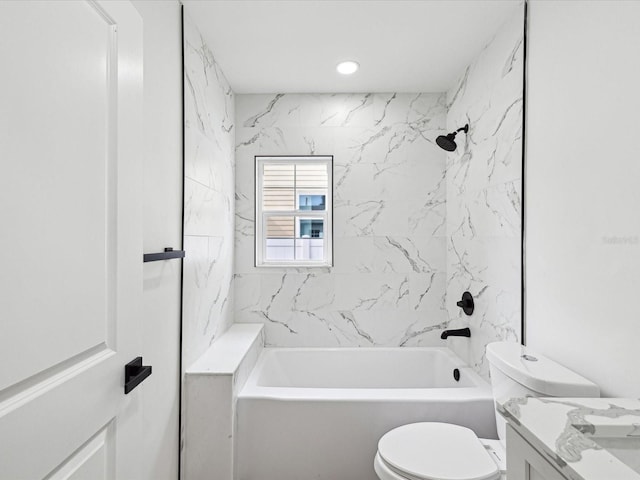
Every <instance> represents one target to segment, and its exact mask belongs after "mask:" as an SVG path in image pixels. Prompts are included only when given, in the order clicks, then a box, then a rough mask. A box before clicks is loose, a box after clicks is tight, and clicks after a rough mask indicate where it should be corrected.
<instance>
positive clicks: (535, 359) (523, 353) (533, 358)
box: [487, 342, 600, 397]
mask: <svg viewBox="0 0 640 480" xmlns="http://www.w3.org/2000/svg"><path fill="white" fill-rule="evenodd" d="M487 358H488V360H489V362H490V363H491V364H492V365H493V366H494V367H496V368H497V369H498V370H500V371H501V372H502V373H504V374H505V375H507V376H509V377H511V378H512V379H513V380H515V381H516V382H518V383H520V384H521V385H524V386H525V387H527V388H529V389H531V390H533V391H535V392H537V393H539V394H541V395H543V396H549V397H599V396H600V389H599V388H598V386H597V385H596V384H594V383H593V382H590V381H589V380H587V379H586V378H584V377H583V376H581V375H578V374H577V373H575V372H573V371H571V370H569V369H568V368H567V367H564V366H562V365H560V364H559V363H556V362H554V361H553V360H551V359H549V358H547V357H545V356H544V355H541V354H539V353H537V352H535V351H534V350H532V349H531V348H529V347H525V346H523V345H519V344H517V343H514V342H495V343H490V344H489V345H487Z"/></svg>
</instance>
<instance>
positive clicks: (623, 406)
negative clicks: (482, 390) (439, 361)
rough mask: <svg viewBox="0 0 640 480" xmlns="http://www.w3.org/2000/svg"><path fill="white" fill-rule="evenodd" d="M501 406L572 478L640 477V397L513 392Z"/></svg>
mask: <svg viewBox="0 0 640 480" xmlns="http://www.w3.org/2000/svg"><path fill="white" fill-rule="evenodd" d="M497 403H498V411H499V412H500V414H501V415H502V416H503V417H505V418H506V420H507V422H509V424H510V425H511V426H512V427H513V428H514V429H515V430H516V431H517V432H518V433H519V434H520V435H521V436H522V437H524V439H525V440H527V441H528V442H529V443H530V444H531V445H532V446H533V447H534V448H535V449H536V450H538V451H539V452H540V453H541V454H542V455H543V456H544V457H546V459H547V460H548V461H549V462H550V463H552V464H553V465H554V466H555V467H556V468H557V469H558V470H559V471H560V472H561V473H562V474H563V475H564V476H565V477H566V478H568V479H571V480H640V400H634V399H628V398H532V397H526V398H512V399H509V400H505V401H502V402H501V401H498V402H497Z"/></svg>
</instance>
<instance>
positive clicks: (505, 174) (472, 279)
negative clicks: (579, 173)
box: [446, 12, 524, 377]
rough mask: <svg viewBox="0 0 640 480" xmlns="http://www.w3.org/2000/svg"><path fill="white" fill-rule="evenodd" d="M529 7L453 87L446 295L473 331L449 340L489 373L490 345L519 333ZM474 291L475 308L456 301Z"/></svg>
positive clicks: (459, 321)
mask: <svg viewBox="0 0 640 480" xmlns="http://www.w3.org/2000/svg"><path fill="white" fill-rule="evenodd" d="M523 30H524V27H523V15H522V12H518V14H517V15H515V16H514V17H512V18H511V19H510V20H509V21H507V22H506V23H505V24H504V25H503V26H502V27H501V29H500V31H499V32H498V33H497V34H496V36H495V37H494V38H493V40H492V41H491V42H490V43H489V44H488V45H487V46H486V47H485V48H484V49H483V50H482V52H481V53H480V54H479V56H478V57H477V58H476V59H475V60H474V61H473V62H472V63H471V64H470V65H469V66H468V67H467V69H466V70H465V71H464V73H463V74H462V75H461V77H460V79H459V81H458V82H457V83H456V85H455V86H454V87H453V88H452V89H451V90H450V91H449V92H448V93H447V107H448V115H447V131H453V130H455V129H457V128H459V127H462V126H464V125H465V124H466V123H468V124H469V126H470V130H469V133H468V134H467V135H466V136H465V135H464V133H460V134H458V136H457V137H456V141H457V144H458V149H457V150H456V151H455V152H452V153H450V154H448V155H447V174H446V220H447V221H446V225H447V226H446V230H447V238H446V245H447V246H446V248H447V253H446V271H447V280H446V295H447V310H448V316H449V318H450V319H451V328H459V327H467V326H468V327H470V328H471V331H472V337H471V339H462V338H460V339H456V338H454V339H450V340H449V341H448V343H449V346H450V347H451V348H453V350H455V351H456V353H458V354H459V355H460V356H461V357H462V358H463V359H465V360H466V361H467V362H468V363H469V364H470V365H471V366H473V367H474V368H475V369H476V370H477V371H478V372H479V373H480V374H481V375H483V376H485V377H488V365H487V362H486V358H485V347H486V345H487V344H488V343H490V342H492V341H498V340H512V341H519V339H520V318H521V311H520V302H521V298H520V297H521V295H520V284H521V282H520V275H521V257H520V244H521V208H522V202H521V198H522V195H521V194H522V192H521V182H522V111H523V108H522V107H523V97H522V74H523ZM466 290H468V291H470V292H471V293H472V295H473V296H474V299H475V306H476V310H475V312H474V313H473V315H472V316H470V317H469V316H466V315H464V313H462V311H461V309H459V308H458V307H457V306H456V301H457V300H459V299H460V298H461V296H462V293H463V292H464V291H466Z"/></svg>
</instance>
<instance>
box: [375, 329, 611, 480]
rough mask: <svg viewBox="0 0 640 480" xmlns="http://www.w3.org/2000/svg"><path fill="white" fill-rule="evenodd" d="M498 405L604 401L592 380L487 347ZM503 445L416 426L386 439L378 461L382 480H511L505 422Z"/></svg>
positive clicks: (516, 350)
mask: <svg viewBox="0 0 640 480" xmlns="http://www.w3.org/2000/svg"><path fill="white" fill-rule="evenodd" d="M487 359H488V360H489V364H490V372H491V386H492V391H493V397H494V401H495V400H496V399H502V398H511V397H523V396H534V397H541V396H544V397H599V396H600V390H599V388H598V387H597V386H596V385H595V384H593V383H591V382H590V381H589V380H587V379H585V378H583V377H581V376H580V375H578V374H576V373H574V372H572V371H571V370H569V369H567V368H566V367H563V366H562V365H559V364H557V363H555V362H554V361H552V360H550V359H548V358H546V357H544V356H542V355H539V354H537V353H536V352H534V351H532V350H531V349H529V348H527V347H524V346H522V345H518V344H515V343H509V342H496V343H491V344H489V345H488V346H487ZM495 413H496V427H497V430H498V437H499V439H498V440H493V439H481V438H478V437H477V436H476V434H475V433H474V432H473V431H472V430H471V429H469V428H466V427H462V426H459V425H454V424H449V423H437V422H424V423H411V424H408V425H403V426H401V427H398V428H395V429H393V430H391V431H389V432H387V433H386V434H384V435H383V436H382V438H381V439H380V441H379V442H378V451H377V453H376V456H375V459H374V463H373V465H374V469H375V472H376V474H377V476H378V478H379V479H380V480H506V473H507V468H506V454H505V422H504V419H503V418H502V417H501V416H500V415H499V414H498V412H497V411H496V412H495Z"/></svg>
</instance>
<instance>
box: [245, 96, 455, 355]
mask: <svg viewBox="0 0 640 480" xmlns="http://www.w3.org/2000/svg"><path fill="white" fill-rule="evenodd" d="M446 111H447V109H446V97H445V94H398V93H389V94H277V95H276V94H274V95H237V96H236V117H235V118H236V120H235V124H236V126H237V132H236V169H237V172H236V196H235V198H236V205H235V207H236V212H235V215H236V246H235V320H236V321H237V322H260V323H263V324H264V325H265V333H266V338H265V342H266V345H267V346H421V345H441V340H440V331H441V330H442V329H443V328H446V324H447V311H446V308H445V305H444V295H445V283H446V270H445V269H446V265H445V258H446V242H447V238H446V222H445V214H446V211H445V210H446V209H445V197H446V193H445V187H446V181H445V154H444V152H443V151H442V150H441V149H439V148H438V147H437V146H436V145H435V144H434V139H435V138H436V137H437V135H439V134H440V133H442V131H443V130H444V128H445V121H446ZM312 154H317V155H333V156H334V266H333V267H332V268H313V269H291V268H289V269H284V268H273V267H267V268H265V267H262V268H256V267H255V266H254V156H255V155H312Z"/></svg>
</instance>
